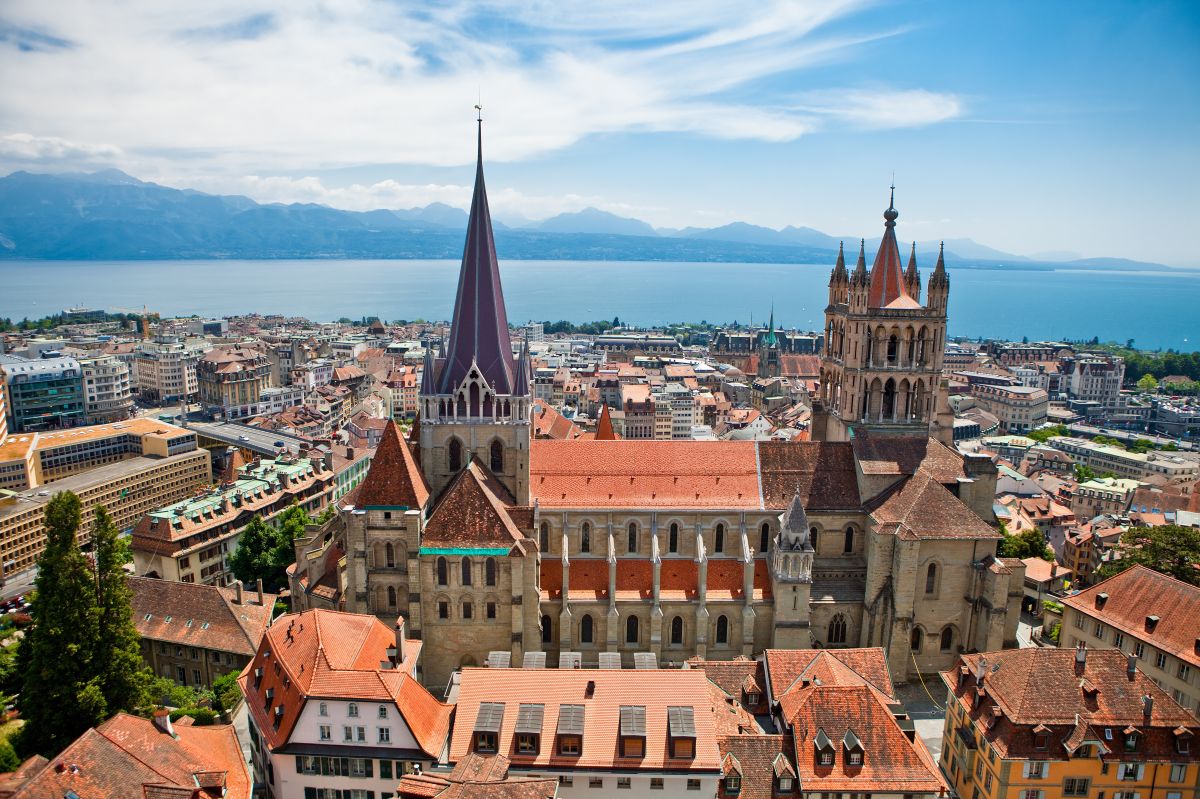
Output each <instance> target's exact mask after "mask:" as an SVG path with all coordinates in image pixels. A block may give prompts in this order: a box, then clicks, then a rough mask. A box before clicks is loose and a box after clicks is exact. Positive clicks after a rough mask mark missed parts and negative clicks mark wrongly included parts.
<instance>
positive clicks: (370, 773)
mask: <svg viewBox="0 0 1200 799" xmlns="http://www.w3.org/2000/svg"><path fill="white" fill-rule="evenodd" d="M374 771H375V761H374V760H372V759H371V758H367V776H368V777H374V776H375V774H374V773H373V772H374Z"/></svg>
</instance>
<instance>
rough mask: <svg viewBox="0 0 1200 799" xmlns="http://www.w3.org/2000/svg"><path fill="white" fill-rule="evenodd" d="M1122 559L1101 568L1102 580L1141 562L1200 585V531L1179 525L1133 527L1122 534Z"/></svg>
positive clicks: (1156, 569) (1158, 570)
mask: <svg viewBox="0 0 1200 799" xmlns="http://www.w3.org/2000/svg"><path fill="white" fill-rule="evenodd" d="M1121 544H1122V545H1123V547H1122V551H1121V555H1122V557H1121V559H1120V560H1114V561H1110V562H1109V563H1106V564H1105V565H1104V566H1102V567H1101V568H1100V579H1106V578H1109V577H1112V576H1113V575H1114V574H1120V573H1121V572H1123V571H1125V570H1126V569H1128V568H1129V567H1130V566H1134V565H1136V564H1141V565H1142V566H1146V567H1149V568H1151V569H1154V570H1155V571H1157V572H1162V573H1163V574H1168V575H1170V576H1172V577H1174V578H1175V579H1177V580H1182V581H1184V582H1185V583H1191V584H1192V585H1200V571H1198V570H1197V569H1196V564H1197V563H1200V530H1197V529H1196V528H1195V527H1183V526H1181V525H1178V524H1166V525H1163V526H1161V527H1131V528H1129V529H1128V530H1126V531H1125V534H1124V535H1123V536H1121Z"/></svg>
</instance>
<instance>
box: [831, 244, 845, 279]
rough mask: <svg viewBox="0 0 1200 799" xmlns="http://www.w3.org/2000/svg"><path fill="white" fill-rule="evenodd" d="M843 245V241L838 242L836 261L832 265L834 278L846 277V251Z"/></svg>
mask: <svg viewBox="0 0 1200 799" xmlns="http://www.w3.org/2000/svg"><path fill="white" fill-rule="evenodd" d="M844 245H845V242H843V241H839V242H838V257H837V263H836V264H834V265H833V277H834V279H837V278H844V277H846V253H845V250H844Z"/></svg>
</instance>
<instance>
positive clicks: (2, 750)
mask: <svg viewBox="0 0 1200 799" xmlns="http://www.w3.org/2000/svg"><path fill="white" fill-rule="evenodd" d="M20 765H21V758H19V757H18V756H17V752H16V750H14V749H13V747H12V744H10V743H9V742H8V739H7V738H0V772H9V771H16V770H17V767H18V766H20Z"/></svg>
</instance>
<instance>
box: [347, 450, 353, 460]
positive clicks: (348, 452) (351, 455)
mask: <svg viewBox="0 0 1200 799" xmlns="http://www.w3.org/2000/svg"><path fill="white" fill-rule="evenodd" d="M346 460H348V461H352V460H354V447H346Z"/></svg>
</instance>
